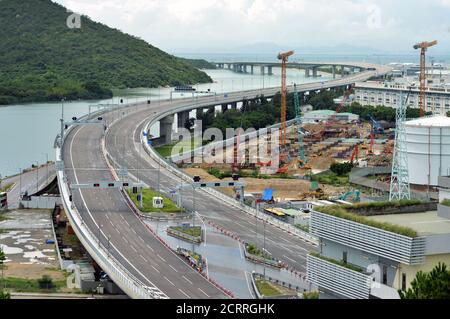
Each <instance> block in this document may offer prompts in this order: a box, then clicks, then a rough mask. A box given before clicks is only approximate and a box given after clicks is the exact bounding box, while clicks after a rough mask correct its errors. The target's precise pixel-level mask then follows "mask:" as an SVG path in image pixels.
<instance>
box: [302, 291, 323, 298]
mask: <svg viewBox="0 0 450 319" xmlns="http://www.w3.org/2000/svg"><path fill="white" fill-rule="evenodd" d="M319 298H320V292H318V291H311V292H305V293H303V299H319Z"/></svg>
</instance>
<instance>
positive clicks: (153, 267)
mask: <svg viewBox="0 0 450 319" xmlns="http://www.w3.org/2000/svg"><path fill="white" fill-rule="evenodd" d="M152 268H153V269H154V270H155V271H156V272H157V273H158V274H159V273H160V271H159V270H158V269H156V268H155V266H153V265H152Z"/></svg>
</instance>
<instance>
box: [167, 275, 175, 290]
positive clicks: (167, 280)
mask: <svg viewBox="0 0 450 319" xmlns="http://www.w3.org/2000/svg"><path fill="white" fill-rule="evenodd" d="M164 279H165V280H167V281H168V282H170V284H171V285H172V286H174V287H175V284H174V283H173V282H171V281H170V280H169V278H167V277H166V276H164Z"/></svg>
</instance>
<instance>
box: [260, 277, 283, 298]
mask: <svg viewBox="0 0 450 319" xmlns="http://www.w3.org/2000/svg"><path fill="white" fill-rule="evenodd" d="M255 284H256V288H258V291H259V293H260V294H261V295H263V296H266V297H273V296H279V295H281V294H282V292H281V291H279V290H278V289H276V288H275V287H274V286H273V285H272V284H270V283H269V282H267V281H265V280H262V279H256V280H255Z"/></svg>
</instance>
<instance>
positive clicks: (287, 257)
mask: <svg viewBox="0 0 450 319" xmlns="http://www.w3.org/2000/svg"><path fill="white" fill-rule="evenodd" d="M283 257H284V258H286V259H288V260H290V261H292V262H293V263H296V261H295V260H294V259H292V258H289V257H288V256H286V255H283Z"/></svg>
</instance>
